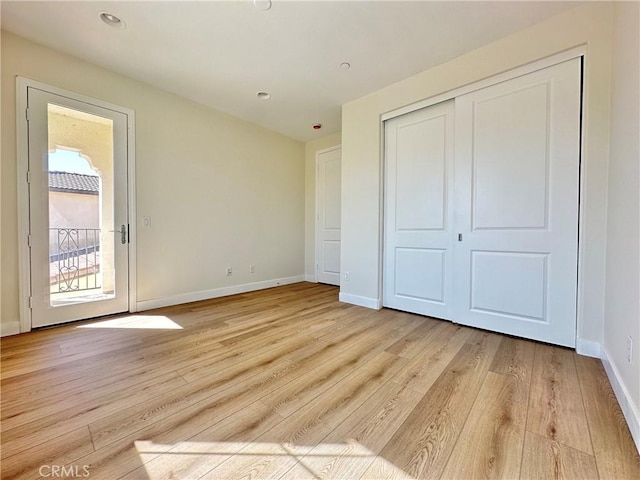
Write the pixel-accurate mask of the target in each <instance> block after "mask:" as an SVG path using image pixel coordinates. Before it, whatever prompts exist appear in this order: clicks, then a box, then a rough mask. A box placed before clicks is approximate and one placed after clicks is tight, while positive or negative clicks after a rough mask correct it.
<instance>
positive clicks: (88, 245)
mask: <svg viewBox="0 0 640 480" xmlns="http://www.w3.org/2000/svg"><path fill="white" fill-rule="evenodd" d="M100 233H101V230H100V229H99V228H50V229H49V272H50V279H51V285H52V287H54V288H52V293H65V292H79V291H83V290H94V289H98V288H101V286H102V285H101V275H100Z"/></svg>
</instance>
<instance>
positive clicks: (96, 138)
mask: <svg viewBox="0 0 640 480" xmlns="http://www.w3.org/2000/svg"><path fill="white" fill-rule="evenodd" d="M47 110H48V111H47V114H48V141H49V147H48V151H49V159H48V175H49V196H48V198H49V202H48V204H49V283H50V292H51V294H50V304H51V306H54V307H55V306H62V305H69V304H74V303H84V302H91V301H97V300H105V299H110V298H114V296H115V293H116V292H115V262H114V242H116V241H118V242H120V234H119V232H117V231H115V232H114V230H116V228H115V227H114V221H113V217H114V208H113V196H114V185H113V121H112V120H111V119H108V118H103V117H99V116H96V115H93V114H89V113H86V112H81V111H78V110H73V109H70V108H66V107H61V106H59V105H54V104H51V103H50V104H48V109H47Z"/></svg>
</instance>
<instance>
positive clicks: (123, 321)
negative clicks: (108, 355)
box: [78, 315, 182, 330]
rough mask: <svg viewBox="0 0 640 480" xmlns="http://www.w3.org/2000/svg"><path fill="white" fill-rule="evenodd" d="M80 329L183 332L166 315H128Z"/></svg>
mask: <svg viewBox="0 0 640 480" xmlns="http://www.w3.org/2000/svg"><path fill="white" fill-rule="evenodd" d="M78 328H133V329H135V328H140V329H155V330H182V327H181V326H180V325H178V324H177V323H176V322H174V321H173V320H171V319H170V318H169V317H165V316H164V315H128V316H126V317H122V318H114V319H111V320H101V321H98V322H95V323H89V324H87V325H80V326H79V327H78Z"/></svg>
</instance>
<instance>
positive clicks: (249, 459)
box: [203, 352, 406, 479]
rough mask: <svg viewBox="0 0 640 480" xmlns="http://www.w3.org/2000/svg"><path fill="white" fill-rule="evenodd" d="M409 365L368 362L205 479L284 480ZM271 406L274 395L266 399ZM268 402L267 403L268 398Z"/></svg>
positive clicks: (391, 360) (381, 359)
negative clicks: (341, 422) (254, 477)
mask: <svg viewBox="0 0 640 480" xmlns="http://www.w3.org/2000/svg"><path fill="white" fill-rule="evenodd" d="M405 363H406V359H402V358H400V357H398V356H396V355H393V354H390V353H387V352H380V353H379V354H378V355H376V356H375V357H374V358H372V359H371V361H370V362H369V363H368V365H367V366H366V368H363V369H360V370H358V371H356V372H354V373H353V374H352V375H350V376H348V377H347V378H345V379H344V380H342V381H341V382H339V383H338V384H336V385H334V386H333V387H331V388H330V389H328V390H326V391H325V392H324V393H323V394H322V395H320V396H319V397H316V398H315V399H313V400H312V401H311V402H309V403H308V404H306V405H305V406H304V407H302V408H301V409H300V410H299V411H298V412H297V413H296V415H295V416H288V417H287V418H285V419H283V421H282V422H280V423H279V424H277V425H276V426H275V427H273V428H271V429H270V430H268V431H267V432H265V433H264V434H262V435H260V436H259V437H258V438H257V439H256V441H255V443H253V444H250V445H247V446H246V447H245V448H243V449H242V450H241V451H239V452H238V453H237V454H236V455H233V456H230V458H229V459H228V460H227V461H225V462H223V463H222V464H221V465H219V466H218V467H216V468H215V469H213V470H212V471H211V472H209V473H208V474H207V475H205V476H203V478H225V479H226V478H229V479H231V478H243V477H245V476H250V475H259V476H261V478H279V477H281V476H282V475H285V474H286V473H287V472H288V471H289V470H290V469H291V468H293V467H294V466H296V465H297V464H298V462H299V460H300V459H301V458H303V457H304V456H305V455H306V454H307V453H310V451H311V450H312V448H313V447H314V446H316V445H318V444H319V443H320V442H322V440H323V439H324V438H325V437H326V436H327V435H328V434H329V433H330V432H331V430H332V429H333V426H334V425H335V423H336V420H337V419H339V418H342V417H344V416H347V415H349V414H350V413H352V412H353V411H354V410H355V409H357V408H358V407H359V406H360V405H361V404H362V403H364V401H366V400H367V399H368V398H369V397H370V396H371V395H372V394H373V392H375V391H376V390H377V389H378V388H380V386H381V385H382V384H384V383H386V382H387V381H388V380H389V378H390V377H391V376H393V375H394V373H395V372H397V371H398V369H399V368H401V367H402V366H403V365H404V364H405ZM265 399H266V400H267V402H268V397H265ZM262 401H264V399H263V400H262Z"/></svg>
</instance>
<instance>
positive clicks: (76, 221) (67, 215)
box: [49, 192, 100, 228]
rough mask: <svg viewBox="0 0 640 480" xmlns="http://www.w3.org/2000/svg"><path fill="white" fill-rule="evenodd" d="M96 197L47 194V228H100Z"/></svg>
mask: <svg viewBox="0 0 640 480" xmlns="http://www.w3.org/2000/svg"><path fill="white" fill-rule="evenodd" d="M99 200H100V197H99V196H98V195H88V194H84V193H72V192H49V228H100V205H99V203H98V201H99Z"/></svg>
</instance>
